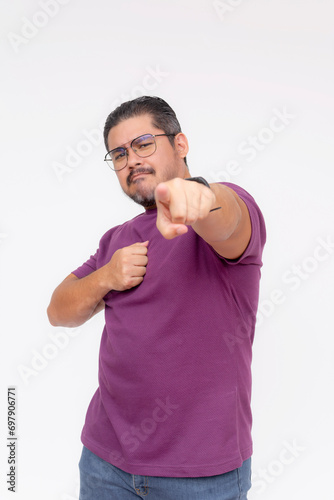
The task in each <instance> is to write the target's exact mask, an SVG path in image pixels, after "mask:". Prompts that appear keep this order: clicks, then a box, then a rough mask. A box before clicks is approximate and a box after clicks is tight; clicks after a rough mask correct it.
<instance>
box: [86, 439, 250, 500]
mask: <svg viewBox="0 0 334 500" xmlns="http://www.w3.org/2000/svg"><path fill="white" fill-rule="evenodd" d="M79 469H80V500H139V499H142V500H145V499H146V498H147V499H148V500H247V491H248V490H249V489H250V487H251V459H250V458H249V459H248V460H245V461H244V462H243V464H242V466H241V467H239V468H238V469H235V470H232V471H231V472H226V473H225V474H221V475H218V476H210V477H190V478H189V477H156V476H137V475H134V474H129V473H128V472H124V471H123V470H121V469H118V468H117V467H115V466H114V465H111V464H110V463H108V462H106V461H104V460H102V458H100V457H98V456H96V455H95V454H94V453H92V452H91V451H89V450H88V449H87V448H86V447H85V446H84V447H83V451H82V455H81V459H80V462H79Z"/></svg>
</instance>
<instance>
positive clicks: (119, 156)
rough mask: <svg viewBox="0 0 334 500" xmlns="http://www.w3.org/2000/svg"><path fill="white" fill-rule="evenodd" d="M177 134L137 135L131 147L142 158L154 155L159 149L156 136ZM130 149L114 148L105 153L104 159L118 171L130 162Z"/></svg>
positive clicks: (173, 135)
mask: <svg viewBox="0 0 334 500" xmlns="http://www.w3.org/2000/svg"><path fill="white" fill-rule="evenodd" d="M175 135H176V134H156V135H152V134H144V135H140V136H139V137H136V138H135V139H133V141H131V144H130V148H131V149H132V151H134V152H135V153H136V155H138V156H140V157H141V158H146V157H147V156H151V155H153V153H155V152H156V150H157V144H156V141H155V138H156V137H162V136H167V137H169V136H172V137H175ZM128 149H129V148H124V147H119V148H115V149H112V150H111V151H108V153H107V154H106V155H105V157H104V161H106V162H107V164H108V165H109V167H110V168H111V169H112V170H114V171H115V172H118V171H119V170H122V169H123V168H125V167H126V166H127V164H128V156H129V153H128Z"/></svg>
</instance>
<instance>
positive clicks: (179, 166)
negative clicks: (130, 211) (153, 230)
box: [108, 114, 190, 208]
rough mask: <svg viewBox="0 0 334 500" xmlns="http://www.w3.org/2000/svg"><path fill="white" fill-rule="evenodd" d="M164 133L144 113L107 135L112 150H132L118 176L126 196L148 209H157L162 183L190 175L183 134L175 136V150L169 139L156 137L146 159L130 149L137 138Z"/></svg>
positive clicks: (129, 151) (125, 121) (123, 122)
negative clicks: (185, 160)
mask: <svg viewBox="0 0 334 500" xmlns="http://www.w3.org/2000/svg"><path fill="white" fill-rule="evenodd" d="M163 133H164V131H163V130H161V129H158V128H156V127H154V126H153V124H152V117H151V115H148V114H145V115H140V116H134V117H132V118H129V119H127V120H124V121H122V122H120V123H119V124H118V125H116V126H115V127H113V128H112V129H111V130H110V132H109V134H108V147H109V151H110V150H112V149H115V148H117V147H120V146H122V147H126V148H129V149H128V162H127V165H126V167H125V168H123V169H122V170H119V171H117V172H116V175H117V177H118V180H119V183H120V185H121V188H122V189H123V191H124V192H125V194H127V195H128V196H129V197H130V198H132V199H133V200H134V201H135V202H136V203H139V204H140V205H143V206H144V207H145V208H153V207H154V206H155V200H154V190H155V188H156V187H157V185H158V184H159V183H160V182H164V181H168V180H170V179H174V178H175V177H181V178H185V177H187V176H189V175H190V174H189V171H188V168H187V166H186V164H185V162H184V159H183V158H184V157H185V156H186V154H187V152H188V142H187V139H186V137H185V136H184V134H177V136H176V137H175V149H174V148H173V146H172V145H171V143H170V142H169V138H168V137H166V136H162V137H156V138H155V141H156V145H157V149H156V151H155V153H153V154H152V155H151V156H148V157H146V158H141V157H140V156H138V155H137V154H136V153H135V152H134V151H133V150H132V149H131V148H130V143H131V141H132V140H133V139H135V138H136V137H139V136H141V135H143V134H153V135H156V134H163Z"/></svg>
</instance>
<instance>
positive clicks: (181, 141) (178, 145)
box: [174, 132, 189, 158]
mask: <svg viewBox="0 0 334 500" xmlns="http://www.w3.org/2000/svg"><path fill="white" fill-rule="evenodd" d="M174 144H175V149H176V151H177V152H178V154H179V156H180V158H185V157H186V156H187V154H188V151H189V144H188V139H187V137H186V136H185V135H184V134H183V133H182V132H180V133H179V134H177V135H176V136H175V138H174Z"/></svg>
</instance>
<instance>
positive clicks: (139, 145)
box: [137, 141, 153, 149]
mask: <svg viewBox="0 0 334 500" xmlns="http://www.w3.org/2000/svg"><path fill="white" fill-rule="evenodd" d="M152 144H153V142H152V141H146V142H141V143H140V144H138V145H137V147H138V148H139V149H145V148H148V147H149V146H152Z"/></svg>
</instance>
